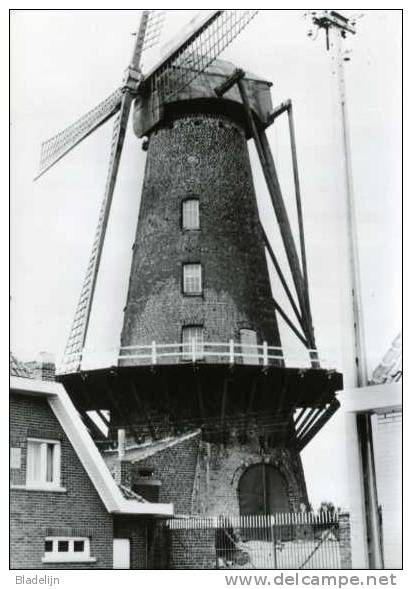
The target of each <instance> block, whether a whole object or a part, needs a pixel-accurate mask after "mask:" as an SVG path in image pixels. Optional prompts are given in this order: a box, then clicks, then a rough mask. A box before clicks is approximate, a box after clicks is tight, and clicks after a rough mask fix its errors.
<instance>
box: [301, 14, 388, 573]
mask: <svg viewBox="0 0 412 589" xmlns="http://www.w3.org/2000/svg"><path fill="white" fill-rule="evenodd" d="M310 16H311V19H312V23H313V24H314V25H315V26H316V27H318V29H323V30H324V31H325V34H326V49H327V51H329V52H330V55H331V64H332V76H333V77H334V79H335V81H336V85H337V88H336V89H337V93H338V100H339V112H340V117H341V125H340V129H341V137H342V150H343V160H344V161H343V164H344V184H345V205H346V207H345V208H346V219H345V221H346V227H345V229H346V235H347V259H348V266H349V281H350V284H349V289H350V290H349V293H350V300H351V304H350V305H348V306H350V307H351V313H350V315H349V316H350V317H351V323H352V334H351V335H352V337H351V338H350V339H351V341H352V342H353V349H351V355H352V358H351V371H350V374H349V375H345V374H344V383H345V381H346V383H345V385H344V386H345V388H351V387H352V386H355V387H357V388H361V387H365V386H367V384H368V374H367V363H366V348H365V331H364V322H363V314H362V300H361V283H360V270H359V250H358V236H357V226H356V211H355V200H354V193H353V178H352V161H351V151H350V140H349V126H348V112H347V100H346V87H345V72H344V61H345V58H344V53H343V50H342V42H343V40H344V39H345V37H346V36H347V34H348V33H350V34H352V35H354V34H355V33H356V30H355V27H354V24H355V23H354V21H353V20H352V21H350V20H349V19H348V18H346V17H344V16H342V15H341V14H339V13H337V12H335V11H334V10H316V11H313V12H311V13H310ZM309 36H310V35H309ZM350 348H352V346H350ZM345 376H346V377H349V378H348V379H346V378H345ZM351 377H352V378H351ZM351 381H352V382H351ZM348 385H349V386H348ZM345 422H346V436H347V443H348V447H350V444H351V440H353V439H356V442H357V443H356V448H357V449H358V451H357V452H355V453H354V454H353V455H352V454H350V455H349V454H348V463H349V464H350V466H351V468H353V467H354V468H356V470H357V471H358V473H359V475H360V476H359V477H354V476H351V473H348V474H349V487H350V498H351V511H352V513H351V517H352V520H353V522H354V523H355V525H357V526H358V525H361V527H362V531H361V534H358V535H355V536H352V554H353V555H354V556H355V558H359V559H360V561H359V562H360V563H361V564H363V563H364V564H365V565H366V566H367V567H368V568H376V569H380V568H383V555H382V543H381V531H380V523H379V506H378V496H377V489H376V473H375V463H374V453H373V439H372V422H371V416H370V415H369V414H367V413H365V414H363V413H360V414H358V415H356V413H347V414H346V415H345ZM348 452H350V451H348ZM352 474H353V473H352ZM353 565H354V568H358V566H359V565H358V566H356V564H355V563H353ZM359 568H363V567H362V566H361V565H360V566H359Z"/></svg>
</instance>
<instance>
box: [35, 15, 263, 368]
mask: <svg viewBox="0 0 412 589" xmlns="http://www.w3.org/2000/svg"><path fill="white" fill-rule="evenodd" d="M256 14H257V10H216V11H214V12H213V14H212V15H211V16H208V17H207V18H206V19H205V20H204V21H203V22H202V23H201V25H200V26H198V27H197V28H196V30H195V31H194V32H192V33H191V34H190V35H188V36H187V38H186V39H185V40H184V41H183V42H182V43H181V44H180V45H179V46H178V47H177V49H175V50H173V51H172V52H171V53H170V54H169V55H168V57H167V58H166V60H164V61H163V62H162V63H161V64H160V66H157V67H156V68H155V69H154V70H153V72H152V73H151V74H150V76H149V77H148V79H147V80H145V83H144V84H142V83H140V81H137V86H136V87H135V88H134V90H133V91H132V88H133V86H131V85H129V82H132V84H135V83H136V77H135V74H136V72H138V71H139V66H140V57H141V53H142V51H143V50H144V49H145V48H146V46H147V43H148V44H149V45H150V43H151V41H152V40H153V39H152V38H151V37H149V38H148V39H147V37H146V33H147V31H148V27H149V25H150V21H151V19H153V15H149V11H144V12H143V15H142V20H141V23H140V27H139V31H138V34H137V39H136V45H135V48H134V52H133V56H132V61H131V68H132V69H133V70H134V72H131V71H130V68H129V80H128V81H127V83H126V85H125V87H124V90H123V97H122V98H120V102H119V105H118V104H117V102H116V100H117V98H116V93H114V94H113V95H111V97H113V99H112V103H111V102H110V101H108V99H107V100H106V101H104V103H101V105H103V104H106V103H107V102H108V104H107V106H106V107H102V108H100V110H99V107H101V105H99V106H98V107H96V109H93V111H90V113H87V114H86V115H85V116H84V117H83V118H82V119H80V120H79V121H77V123H75V124H74V125H72V126H71V127H69V128H68V129H66V130H65V131H63V132H62V133H60V134H59V135H57V136H55V137H54V138H52V139H50V140H49V141H48V142H46V144H45V147H44V153H43V156H42V164H43V172H44V171H46V169H48V168H49V167H50V166H52V165H53V164H54V163H56V162H57V161H58V160H59V159H60V158H61V157H63V155H65V153H67V152H68V151H69V150H70V149H72V148H73V147H74V146H75V145H77V143H79V142H80V141H81V140H82V139H83V138H84V137H86V136H87V135H88V134H90V133H91V132H92V131H93V130H94V129H95V128H97V126H99V125H100V124H102V122H104V121H105V120H107V119H108V118H109V117H110V116H111V115H112V114H113V113H114V112H116V110H118V108H119V106H120V104H121V106H120V113H119V115H118V117H117V118H116V122H115V127H114V131H113V140H112V150H111V155H110V165H109V173H108V178H107V183H106V190H105V194H104V198H103V201H102V205H101V209H100V215H99V220H98V224H97V229H96V234H95V239H94V242H93V247H92V253H91V257H90V260H89V264H88V267H87V272H86V278H85V280H84V283H83V287H82V291H81V294H80V299H79V302H78V305H77V308H76V313H75V317H74V321H73V324H72V328H71V331H70V335H69V339H68V342H67V345H66V348H65V353H64V356H63V361H62V365H61V367H60V371H59V372H60V374H65V373H72V372H76V371H77V370H79V369H80V366H81V361H82V354H83V349H84V346H85V342H86V337H87V330H88V324H89V319H90V313H91V308H92V301H93V296H94V290H95V287H96V280H97V274H98V270H99V265H100V258H101V255H102V250H103V243H104V238H105V234H106V229H107V223H108V219H109V213H110V207H111V202H112V198H113V193H114V188H115V183H116V177H117V171H118V167H119V161H120V156H121V152H122V148H123V142H124V136H125V133H126V127H127V122H128V117H129V112H130V106H131V102H132V100H133V97H134V95H135V93H136V92H137V93H138V94H139V93H140V92H141V91H143V92H145V91H147V88H149V89H150V90H151V91H152V92H156V93H157V96H158V99H160V100H161V101H163V100H165V99H167V98H170V97H172V96H173V95H174V94H176V93H177V92H179V91H180V90H181V89H182V88H184V87H185V86H187V85H188V84H190V83H191V82H192V81H193V80H194V79H195V78H196V77H197V76H198V75H200V74H201V73H202V72H203V71H204V70H205V69H206V68H207V67H208V66H209V65H210V64H211V63H212V62H213V61H214V60H215V59H216V58H217V57H218V55H219V54H220V53H221V52H222V51H223V50H224V49H225V48H226V47H227V46H228V45H229V44H230V43H231V42H232V41H233V39H234V38H235V37H236V36H237V35H238V34H239V33H240V32H241V31H242V29H243V28H244V27H245V26H246V25H247V24H248V23H249V22H250V20H251V19H252V18H253V17H254V16H255V15H256ZM159 18H160V17H156V18H155V19H154V21H153V20H152V24H151V26H152V27H153V28H152V29H150V27H149V30H150V31H151V33H153V32H154V35H155V37H156V38H157V37H158V35H157V30H158V27H159ZM160 20H161V18H160ZM132 74H133V75H132ZM137 79H138V78H137ZM118 92H120V97H121V96H122V94H121V92H122V91H121V90H119V91H118ZM111 97H109V98H111ZM110 106H111V109H110ZM99 112H100V113H102V114H101V116H100V118H98V117H97V116H95V117H93V116H92V115H93V113H96V115H97V113H99ZM87 121H90V122H89V124H87ZM92 121H95V122H94V126H93V123H92ZM43 172H41V173H43Z"/></svg>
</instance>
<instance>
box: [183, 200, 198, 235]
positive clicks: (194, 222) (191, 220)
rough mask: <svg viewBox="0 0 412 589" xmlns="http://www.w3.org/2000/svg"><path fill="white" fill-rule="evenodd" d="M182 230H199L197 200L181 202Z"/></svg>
mask: <svg viewBox="0 0 412 589" xmlns="http://www.w3.org/2000/svg"><path fill="white" fill-rule="evenodd" d="M182 226H183V229H199V228H200V218H199V199H198V198H188V199H186V200H184V201H183V202H182Z"/></svg>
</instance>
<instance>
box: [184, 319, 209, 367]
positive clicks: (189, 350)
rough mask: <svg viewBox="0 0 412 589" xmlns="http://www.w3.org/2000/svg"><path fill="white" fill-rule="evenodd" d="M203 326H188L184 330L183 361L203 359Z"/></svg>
mask: <svg viewBox="0 0 412 589" xmlns="http://www.w3.org/2000/svg"><path fill="white" fill-rule="evenodd" d="M203 331H204V330H203V325H187V326H185V327H183V329H182V344H183V359H184V360H192V359H193V358H194V359H196V360H199V359H201V358H203V355H204V352H203Z"/></svg>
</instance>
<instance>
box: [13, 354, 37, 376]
mask: <svg viewBox="0 0 412 589" xmlns="http://www.w3.org/2000/svg"><path fill="white" fill-rule="evenodd" d="M10 376H20V377H21V378H33V374H32V373H31V372H30V370H29V369H28V368H27V366H25V365H24V364H23V362H20V360H17V358H16V356H14V354H13V353H12V352H10Z"/></svg>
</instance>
